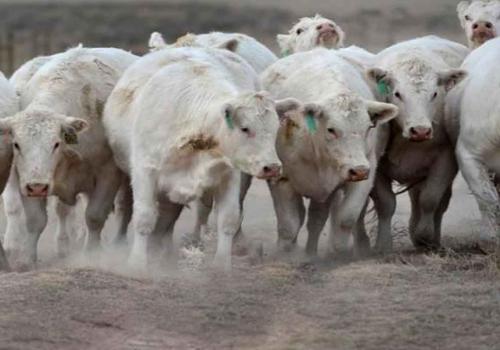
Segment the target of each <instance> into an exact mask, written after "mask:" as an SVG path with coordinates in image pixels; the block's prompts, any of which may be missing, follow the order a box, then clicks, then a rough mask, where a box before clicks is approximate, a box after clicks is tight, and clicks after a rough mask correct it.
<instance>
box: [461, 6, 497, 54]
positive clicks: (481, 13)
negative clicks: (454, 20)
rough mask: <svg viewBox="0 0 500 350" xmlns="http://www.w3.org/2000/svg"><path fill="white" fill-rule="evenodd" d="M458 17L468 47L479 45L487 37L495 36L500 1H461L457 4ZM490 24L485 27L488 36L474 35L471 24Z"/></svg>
mask: <svg viewBox="0 0 500 350" xmlns="http://www.w3.org/2000/svg"><path fill="white" fill-rule="evenodd" d="M457 13H458V18H459V19H460V24H461V26H462V28H463V29H464V31H465V35H466V37H467V41H468V43H469V47H470V48H477V47H479V46H481V45H482V44H483V43H484V41H485V40H489V39H491V38H489V37H497V36H498V31H499V30H500V1H499V0H488V1H485V0H474V1H472V2H469V1H461V2H460V3H459V4H458V5H457ZM486 23H489V24H491V28H488V29H487V28H483V29H486V30H487V31H488V33H489V36H488V37H485V38H481V37H478V36H477V35H475V32H474V28H473V26H474V25H475V24H486Z"/></svg>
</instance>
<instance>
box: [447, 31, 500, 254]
mask: <svg viewBox="0 0 500 350" xmlns="http://www.w3.org/2000/svg"><path fill="white" fill-rule="evenodd" d="M499 60H500V38H496V39H493V40H490V41H488V42H487V43H485V44H483V45H482V46H481V47H479V48H477V49H476V50H474V51H473V52H472V53H471V54H470V56H468V57H467V59H466V60H465V61H464V63H463V65H462V69H464V70H466V71H467V72H468V73H469V78H468V79H466V80H464V81H463V82H462V83H461V84H460V85H459V86H457V88H456V89H454V90H453V92H452V93H451V94H450V95H449V97H448V100H447V103H448V112H449V117H450V120H448V123H450V122H452V123H454V124H455V125H453V127H452V128H451V130H452V134H453V136H454V138H455V139H456V138H458V140H457V146H456V155H457V159H458V163H459V167H460V170H461V172H462V175H463V176H464V178H465V180H466V181H467V183H468V185H469V187H470V189H471V191H472V193H473V194H474V196H475V197H476V200H477V202H478V205H479V209H480V211H481V216H482V219H483V224H482V225H481V230H480V235H481V236H480V246H482V247H483V248H484V249H485V250H488V251H490V250H491V248H492V247H495V246H496V244H497V243H498V242H499V238H500V231H499V227H500V226H499V225H500V202H499V196H498V192H497V190H496V188H495V185H494V184H493V182H492V181H491V180H492V179H491V173H493V174H494V175H495V176H496V177H497V178H498V176H500V153H499V145H500V132H499V130H500V103H499V101H500V100H499V98H500V90H499V86H500V73H499V72H498V69H497V65H498V62H499Z"/></svg>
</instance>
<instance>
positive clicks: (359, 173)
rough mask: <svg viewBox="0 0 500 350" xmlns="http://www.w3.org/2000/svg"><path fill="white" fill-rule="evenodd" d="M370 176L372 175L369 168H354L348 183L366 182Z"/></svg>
mask: <svg viewBox="0 0 500 350" xmlns="http://www.w3.org/2000/svg"><path fill="white" fill-rule="evenodd" d="M369 175H370V169H369V168H367V167H365V166H358V167H354V168H351V169H349V171H348V176H347V181H350V182H358V181H364V180H366V179H368V176H369Z"/></svg>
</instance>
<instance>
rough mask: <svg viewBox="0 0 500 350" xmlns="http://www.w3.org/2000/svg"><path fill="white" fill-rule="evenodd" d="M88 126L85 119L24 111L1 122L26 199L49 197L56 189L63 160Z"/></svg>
mask: <svg viewBox="0 0 500 350" xmlns="http://www.w3.org/2000/svg"><path fill="white" fill-rule="evenodd" d="M86 127H87V122H86V121H85V120H82V119H78V118H72V117H67V116H63V115H56V114H53V113H51V112H48V111H24V112H21V113H19V114H17V115H16V116H15V117H11V118H7V119H3V120H1V121H0V130H1V131H2V133H4V134H9V135H10V137H11V138H12V147H13V151H14V161H13V166H14V167H15V169H16V171H17V173H18V175H19V183H20V186H21V192H22V194H23V195H25V196H31V197H46V196H48V195H50V194H51V191H52V189H53V179H54V173H55V170H56V168H57V166H58V164H59V162H60V160H61V157H62V156H63V155H64V154H66V153H68V152H72V151H71V150H70V149H69V147H68V146H69V145H71V144H76V143H78V133H80V132H81V131H83V130H84V129H85V128H86Z"/></svg>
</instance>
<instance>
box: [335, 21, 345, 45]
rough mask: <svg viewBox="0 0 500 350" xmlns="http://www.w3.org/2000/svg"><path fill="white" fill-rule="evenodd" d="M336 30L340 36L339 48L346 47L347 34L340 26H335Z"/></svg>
mask: <svg viewBox="0 0 500 350" xmlns="http://www.w3.org/2000/svg"><path fill="white" fill-rule="evenodd" d="M335 30H336V31H337V34H338V35H339V42H338V43H337V48H339V49H340V48H342V47H344V41H345V32H344V31H343V30H342V28H340V26H339V25H336V26H335Z"/></svg>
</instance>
